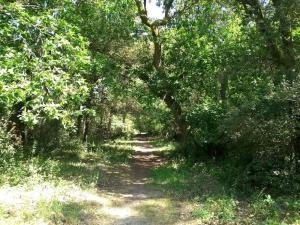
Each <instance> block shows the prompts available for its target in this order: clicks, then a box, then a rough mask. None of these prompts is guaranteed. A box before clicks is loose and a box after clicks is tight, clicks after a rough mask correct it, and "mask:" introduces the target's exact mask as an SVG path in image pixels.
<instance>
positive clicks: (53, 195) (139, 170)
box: [0, 140, 192, 225]
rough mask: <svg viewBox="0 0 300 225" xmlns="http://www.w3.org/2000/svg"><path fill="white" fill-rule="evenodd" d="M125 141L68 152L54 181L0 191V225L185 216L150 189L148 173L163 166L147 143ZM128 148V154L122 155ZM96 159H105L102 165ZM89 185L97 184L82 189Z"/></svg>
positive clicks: (180, 206)
mask: <svg viewBox="0 0 300 225" xmlns="http://www.w3.org/2000/svg"><path fill="white" fill-rule="evenodd" d="M126 142H127V143H122V144H120V145H119V144H116V143H115V144H107V145H106V147H107V148H104V150H100V151H99V152H91V153H88V152H86V153H84V154H83V153H82V154H80V155H78V156H77V155H76V154H71V155H72V157H71V158H69V159H68V160H66V161H64V163H63V164H58V165H59V166H60V169H59V170H58V173H57V176H59V177H60V179H61V181H60V182H58V183H55V182H43V183H39V182H37V183H32V185H31V186H27V187H24V186H16V187H8V186H7V187H2V188H0V216H1V218H3V219H2V220H0V224H1V225H2V224H5V225H7V224H14V225H15V224H24V223H26V224H74V225H75V224H79V225H81V224H82V225H86V224H91V225H96V224H97V225H98V224H101V225H102V224H104V225H105V224H107V225H110V224H176V223H178V222H179V221H181V222H182V221H185V219H184V218H185V217H187V218H190V211H188V210H187V209H186V204H185V203H183V202H179V201H177V200H174V199H170V198H168V197H166V196H165V195H164V194H163V193H162V192H161V191H160V190H158V189H155V188H152V187H151V186H149V175H150V171H151V169H153V168H155V167H158V166H160V165H162V164H164V163H165V159H164V158H162V157H161V156H159V155H156V149H155V148H153V147H152V146H151V145H150V143H151V141H147V140H134V144H133V143H130V142H129V141H126ZM137 142H138V143H137ZM124 145H126V146H127V147H126V149H125V150H124V149H122V148H123V147H122V146H124ZM128 150H129V151H132V153H131V154H130V155H129V154H126V155H122V154H124V152H128ZM102 151H103V152H102ZM103 153H105V154H106V155H103ZM66 154H69V153H66ZM107 154H111V155H107ZM120 155H121V160H119V159H120ZM100 156H105V157H107V159H108V160H107V161H104V162H103V160H102V158H101V157H100ZM123 157H127V159H126V160H128V161H127V162H128V163H123V162H124V159H125V158H123ZM129 157H130V158H129ZM57 159H59V157H57ZM110 160H113V161H110ZM116 160H117V161H116ZM110 162H115V163H110ZM89 182H90V184H92V183H93V182H96V183H95V184H96V186H94V187H93V185H86V186H82V184H88V183H89ZM95 187H96V188H95ZM185 211H186V212H185ZM150 218H151V219H150ZM30 221H31V222H30ZM191 224H192V223H191Z"/></svg>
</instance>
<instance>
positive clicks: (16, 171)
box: [0, 142, 132, 225]
mask: <svg viewBox="0 0 300 225" xmlns="http://www.w3.org/2000/svg"><path fill="white" fill-rule="evenodd" d="M131 154H132V146H131V145H130V144H126V143H123V144H121V143H117V142H110V143H106V144H103V145H100V146H88V147H86V146H83V145H81V144H79V143H77V142H74V143H68V145H65V146H64V147H63V148H61V149H59V150H57V151H54V152H52V153H51V154H48V155H40V156H37V157H31V158H26V157H15V158H14V159H10V160H9V161H6V162H5V163H2V165H0V225H10V224H11V225H18V224H93V222H92V221H91V220H92V219H93V218H94V217H96V216H97V215H96V213H95V205H97V204H100V205H101V204H104V203H105V202H106V201H108V200H107V199H104V198H101V197H99V195H98V194H97V190H98V183H99V180H101V179H102V174H101V168H102V167H105V166H107V165H109V166H114V165H116V166H118V165H122V164H125V165H126V164H127V163H128V161H129V160H130V157H131ZM98 219H99V218H98Z"/></svg>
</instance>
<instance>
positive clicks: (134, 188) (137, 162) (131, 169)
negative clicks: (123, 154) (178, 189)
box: [99, 138, 192, 225]
mask: <svg viewBox="0 0 300 225" xmlns="http://www.w3.org/2000/svg"><path fill="white" fill-rule="evenodd" d="M132 145H133V149H134V151H135V152H134V155H133V157H132V160H131V161H130V163H129V165H120V166H117V167H113V166H112V167H109V168H103V169H102V171H101V174H102V176H101V177H102V179H101V180H100V181H99V189H100V191H99V192H100V194H101V196H103V197H104V198H106V199H110V201H109V204H107V206H106V207H104V209H103V210H102V211H103V213H102V218H103V221H102V223H101V224H113V225H142V224H143V225H144V224H146V225H147V224H192V222H191V221H189V222H188V221H187V220H188V219H189V213H188V212H187V209H186V208H185V207H184V206H183V203H182V202H179V201H177V200H174V199H171V198H170V197H168V196H167V195H166V194H165V193H163V192H162V191H160V190H157V189H155V188H154V187H152V186H151V185H149V184H148V181H149V175H150V172H151V169H152V168H155V167H157V166H159V165H161V164H162V163H165V162H166V159H164V158H163V157H161V156H159V154H158V149H156V148H154V147H152V146H151V145H150V142H149V140H148V139H145V138H139V139H135V140H134V141H133V142H132Z"/></svg>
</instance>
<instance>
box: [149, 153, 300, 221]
mask: <svg viewBox="0 0 300 225" xmlns="http://www.w3.org/2000/svg"><path fill="white" fill-rule="evenodd" d="M241 172H242V171H239V168H236V167H234V164H233V163H232V162H226V161H224V162H220V163H216V162H214V161H211V162H205V163H204V162H201V163H200V162H198V163H195V162H190V161H188V160H185V159H173V160H171V161H170V162H169V163H167V164H164V165H162V166H160V167H158V168H155V169H154V170H153V171H152V176H151V183H152V185H154V186H155V187H156V188H158V189H160V190H162V191H164V192H165V193H167V194H168V195H169V196H171V197H175V198H178V199H182V200H187V201H189V202H191V203H192V205H193V210H192V215H193V217H194V218H196V219H198V220H199V224H272V225H273V224H274V225H275V224H300V198H299V195H298V194H297V193H295V194H290V195H270V194H268V193H267V192H266V191H265V189H262V190H254V189H251V188H249V187H248V188H247V189H243V188H245V187H244V186H243V188H241V187H240V186H239V184H238V183H237V179H236V176H237V175H238V173H241Z"/></svg>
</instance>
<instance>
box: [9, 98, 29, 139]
mask: <svg viewBox="0 0 300 225" xmlns="http://www.w3.org/2000/svg"><path fill="white" fill-rule="evenodd" d="M23 106H24V104H23V102H19V103H17V104H16V105H14V107H13V110H12V114H11V116H10V118H9V121H10V124H9V126H8V129H9V130H10V131H13V133H14V134H15V136H16V140H15V141H16V143H17V144H20V145H22V144H25V142H26V131H25V124H24V122H23V121H22V120H21V119H20V116H21V115H22V109H23Z"/></svg>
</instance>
